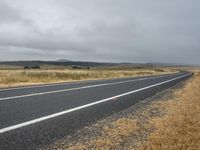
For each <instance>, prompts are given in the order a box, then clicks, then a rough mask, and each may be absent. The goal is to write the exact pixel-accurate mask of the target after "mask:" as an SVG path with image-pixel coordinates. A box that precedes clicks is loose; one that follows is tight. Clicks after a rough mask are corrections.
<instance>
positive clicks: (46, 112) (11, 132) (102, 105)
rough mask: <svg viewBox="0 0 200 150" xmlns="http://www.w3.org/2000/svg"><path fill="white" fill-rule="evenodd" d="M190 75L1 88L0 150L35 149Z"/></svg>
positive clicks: (182, 73)
mask: <svg viewBox="0 0 200 150" xmlns="http://www.w3.org/2000/svg"><path fill="white" fill-rule="evenodd" d="M191 75H192V74H191V73H187V72H181V73H177V74H171V75H160V76H145V77H131V78H121V79H110V80H98V81H85V82H74V83H60V84H47V85H40V86H29V87H19V88H8V89H0V150H10V149H13V150H18V149H20V150H21V149H23V150H29V149H34V150H35V149H38V148H39V147H40V146H42V145H46V144H49V143H52V142H53V141H55V140H56V139H59V138H62V137H63V136H65V135H68V134H71V133H73V132H74V131H75V130H77V129H78V128H81V127H84V126H85V125H87V124H89V123H92V122H95V121H96V120H98V119H100V118H102V117H105V116H108V115H111V114H112V113H115V112H118V111H120V110H123V109H125V108H127V107H129V106H131V105H133V104H135V103H137V102H138V101H140V100H144V99H145V98H147V97H149V96H152V95H154V94H156V93H157V92H160V91H162V90H164V89H166V88H169V87H171V86H173V85H175V84H177V83H178V82H180V81H182V80H185V79H187V78H188V77H190V76H191Z"/></svg>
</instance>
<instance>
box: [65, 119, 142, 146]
mask: <svg viewBox="0 0 200 150" xmlns="http://www.w3.org/2000/svg"><path fill="white" fill-rule="evenodd" d="M138 129H139V128H138V126H137V123H136V121H135V120H133V119H128V118H120V119H118V120H116V121H115V122H113V123H112V124H111V125H110V126H106V127H104V129H103V130H102V131H101V132H102V133H101V136H100V137H97V138H95V139H93V140H91V141H89V142H88V143H86V144H85V145H82V146H81V148H78V147H77V146H79V145H74V146H72V147H69V148H68V150H84V149H96V150H110V149H115V148H116V147H117V146H118V145H119V144H120V143H121V142H123V140H124V139H125V138H127V137H129V136H131V135H132V134H134V133H135V132H136V131H137V130H138Z"/></svg>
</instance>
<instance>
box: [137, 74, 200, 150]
mask: <svg viewBox="0 0 200 150" xmlns="http://www.w3.org/2000/svg"><path fill="white" fill-rule="evenodd" d="M175 95H176V97H175V99H172V100H169V101H166V102H163V103H161V104H159V105H160V107H162V108H163V109H164V110H165V112H166V115H164V116H163V117H157V118H153V119H152V120H151V126H152V127H154V129H155V131H154V132H152V133H151V134H150V136H149V138H148V141H147V142H146V143H144V144H143V145H142V146H141V148H140V150H186V149H191V150H197V149H200V73H199V72H196V73H195V77H194V78H193V79H191V80H190V82H188V83H187V85H186V86H185V87H184V89H182V90H180V91H178V92H176V93H175Z"/></svg>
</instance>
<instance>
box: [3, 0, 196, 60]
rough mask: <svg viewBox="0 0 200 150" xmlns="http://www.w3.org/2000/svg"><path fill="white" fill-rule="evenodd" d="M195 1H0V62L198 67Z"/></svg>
mask: <svg viewBox="0 0 200 150" xmlns="http://www.w3.org/2000/svg"><path fill="white" fill-rule="evenodd" d="M199 6H200V1H198V0H193V1H188V0H168V1H164V0H123V1H122V0H84V1H82V0H67V1H66V0H59V1H57V0H48V1H47V0H43V1H40V0H0V52H1V55H0V60H18V59H23V60H27V59H44V60H56V59H59V58H66V59H72V60H73V59H74V60H85V61H114V62H180V63H189V64H200V61H199V56H200V50H199V48H200V44H199V39H200V30H199V26H200V20H199V17H200V9H199Z"/></svg>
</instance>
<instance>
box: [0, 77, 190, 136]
mask: <svg viewBox="0 0 200 150" xmlns="http://www.w3.org/2000/svg"><path fill="white" fill-rule="evenodd" d="M190 75H191V74H186V75H183V76H180V77H176V78H173V79H170V80H167V81H163V82H160V83H157V84H153V85H150V86H146V87H143V88H140V89H137V90H133V91H130V92H127V93H123V94H120V95H116V96H113V97H109V98H106V99H103V100H99V101H96V102H93V103H89V104H86V105H82V106H78V107H75V108H72V109H68V110H65V111H61V112H58V113H54V114H51V115H48V116H45V117H41V118H37V119H33V120H30V121H26V122H23V123H20V124H16V125H13V126H9V127H6V128H2V129H0V134H2V133H5V132H8V131H11V130H15V129H18V128H22V127H25V126H28V125H31V124H35V123H38V122H41V121H44V120H48V119H51V118H55V117H58V116H61V115H64V114H68V113H70V112H74V111H77V110H81V109H84V108H87V107H90V106H94V105H97V104H100V103H103V102H106V101H110V100H113V98H120V97H123V96H126V95H129V94H133V93H137V92H140V91H143V90H146V89H149V88H152V87H156V86H159V85H162V84H165V83H169V82H172V81H175V80H178V79H181V78H184V77H187V76H190Z"/></svg>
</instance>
